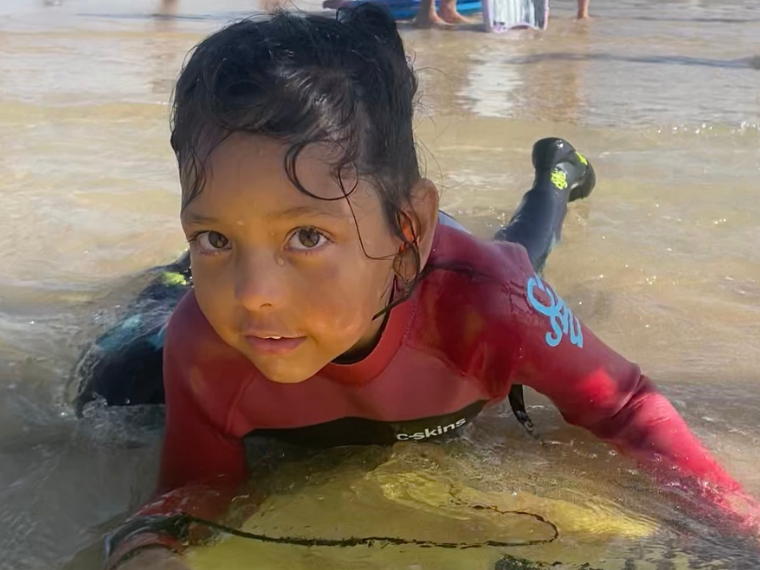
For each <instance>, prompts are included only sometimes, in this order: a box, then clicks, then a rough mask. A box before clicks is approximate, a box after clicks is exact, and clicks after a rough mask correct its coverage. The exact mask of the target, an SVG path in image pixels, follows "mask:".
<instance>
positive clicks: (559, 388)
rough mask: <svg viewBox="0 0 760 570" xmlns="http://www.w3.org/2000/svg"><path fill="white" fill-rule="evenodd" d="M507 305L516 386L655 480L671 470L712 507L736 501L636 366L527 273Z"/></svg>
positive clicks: (722, 475) (670, 475) (725, 479)
mask: <svg viewBox="0 0 760 570" xmlns="http://www.w3.org/2000/svg"><path fill="white" fill-rule="evenodd" d="M510 298H511V299H512V314H513V315H514V316H515V323H516V324H515V326H516V329H515V330H514V331H513V333H514V334H513V335H511V336H512V338H513V339H514V338H517V339H519V341H518V342H517V343H516V344H517V347H518V350H516V351H515V352H514V354H515V356H514V359H515V362H514V369H513V370H514V376H513V379H514V380H515V381H519V382H520V383H523V384H525V385H528V386H530V387H532V388H534V389H535V390H537V391H538V392H540V393H542V394H544V395H546V396H547V397H549V398H550V399H551V400H552V402H553V403H554V404H555V405H556V406H557V408H558V409H559V411H560V412H561V413H562V416H563V417H564V418H565V419H566V420H567V421H568V422H569V423H571V424H573V425H576V426H580V427H583V428H586V429H588V430H590V431H591V432H592V433H594V434H595V435H596V436H598V437H599V438H601V439H603V440H604V441H606V442H608V443H610V444H612V445H613V446H614V447H615V448H617V449H618V450H619V451H620V452H622V453H623V454H625V455H627V456H629V457H632V458H635V459H636V460H638V461H639V462H640V463H641V464H642V465H643V466H645V467H648V468H649V470H650V471H653V472H654V473H655V475H657V476H659V477H660V478H666V479H668V480H669V481H671V482H672V481H673V479H674V475H675V473H674V468H675V471H676V472H677V473H678V475H679V478H680V479H681V481H684V480H685V481H686V482H688V483H689V487H690V488H697V489H700V492H702V493H703V494H705V495H710V496H709V497H708V498H710V499H711V501H712V502H715V503H718V504H721V503H723V502H724V500H725V496H724V494H726V493H727V494H729V495H731V494H737V495H738V494H743V492H742V490H741V486H740V485H739V484H738V483H737V482H736V481H735V480H734V479H732V478H731V477H730V476H729V475H728V473H726V471H724V470H723V469H722V468H721V467H720V465H719V464H718V463H717V461H716V460H715V459H714V458H713V457H712V456H711V455H710V453H709V452H708V451H707V450H706V449H705V448H704V447H703V446H702V444H701V443H700V442H699V440H698V439H697V438H696V437H695V436H694V434H692V433H691V431H690V430H689V428H688V426H687V425H686V422H685V421H684V420H683V418H682V417H681V416H680V415H679V414H678V412H677V411H676V410H675V409H674V408H673V406H672V405H671V404H670V402H669V401H668V400H667V399H666V398H665V397H664V396H663V395H662V394H661V393H660V392H659V391H658V390H657V389H656V388H655V386H654V384H653V383H652V382H651V381H650V380H649V379H648V378H647V377H646V376H643V375H642V374H641V372H640V370H639V367H638V366H636V365H635V364H632V363H631V362H628V361H627V360H626V359H624V358H623V357H622V356H620V355H619V354H617V353H616V352H615V351H613V350H611V349H610V348H608V347H607V346H605V344H604V343H602V342H601V341H600V340H599V339H598V338H597V337H596V336H594V335H593V334H592V333H591V332H590V331H589V330H588V329H587V328H585V327H584V326H583V325H582V324H581V323H580V321H579V320H578V319H577V318H576V317H575V315H573V313H572V312H571V310H570V309H569V308H568V307H567V305H565V303H564V302H563V301H562V299H561V298H560V297H559V296H558V295H557V294H556V293H555V292H554V290H553V289H552V288H551V287H550V286H549V285H548V284H546V283H545V282H543V281H542V279H541V278H540V277H538V276H536V275H534V274H532V273H528V272H526V275H525V286H524V288H522V287H515V288H513V289H512V292H511V295H510ZM695 482H699V483H702V482H706V483H708V484H709V486H712V487H713V490H712V491H711V490H710V489H708V488H707V487H706V486H705V485H702V484H699V485H696V486H695V485H693V483H695ZM720 506H723V507H725V508H727V509H728V510H733V509H732V507H730V506H728V505H727V504H721V505H720Z"/></svg>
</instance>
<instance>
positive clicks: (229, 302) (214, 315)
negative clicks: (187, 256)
mask: <svg viewBox="0 0 760 570" xmlns="http://www.w3.org/2000/svg"><path fill="white" fill-rule="evenodd" d="M191 263H192V272H193V290H194V291H195V298H196V300H197V301H198V306H199V307H200V308H201V311H202V312H203V314H204V315H205V317H206V318H207V319H208V321H209V322H210V323H211V325H212V326H213V327H214V329H216V330H217V332H219V333H222V331H223V330H224V329H227V328H229V327H231V326H233V324H234V323H233V322H232V314H233V308H234V304H235V299H234V287H233V280H232V275H231V274H230V272H229V271H225V270H224V269H222V268H218V267H215V266H214V263H213V260H211V262H209V260H206V259H201V260H196V259H195V257H193V256H192V254H191Z"/></svg>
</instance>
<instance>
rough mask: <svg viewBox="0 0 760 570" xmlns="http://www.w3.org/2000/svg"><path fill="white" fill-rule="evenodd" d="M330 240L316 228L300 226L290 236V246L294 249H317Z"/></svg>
mask: <svg viewBox="0 0 760 570" xmlns="http://www.w3.org/2000/svg"><path fill="white" fill-rule="evenodd" d="M328 241H329V240H328V239H327V238H326V237H325V236H324V234H322V233H321V232H320V231H319V230H315V229H314V228H300V229H299V230H297V231H296V233H294V234H293V237H291V238H290V242H289V244H288V245H289V246H290V247H291V248H292V249H300V250H304V249H316V248H318V247H320V246H323V245H324V244H325V243H327V242H328Z"/></svg>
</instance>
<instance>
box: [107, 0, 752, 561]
mask: <svg viewBox="0 0 760 570" xmlns="http://www.w3.org/2000/svg"><path fill="white" fill-rule="evenodd" d="M416 88H417V83H416V79H415V76H414V74H413V72H412V70H411V69H410V67H409V65H408V63H407V60H406V57H405V55H404V50H403V45H402V42H401V39H400V37H399V35H398V33H397V31H396V28H395V25H394V23H393V21H392V20H391V19H390V17H389V16H388V15H387V14H386V13H385V12H384V11H383V10H382V9H380V8H378V7H376V6H373V5H371V4H370V5H365V6H361V7H359V8H356V9H355V10H352V11H345V12H340V13H339V14H338V16H337V18H336V19H327V18H322V17H313V16H299V15H291V14H285V13H281V14H277V15H275V16H274V17H272V18H271V19H269V20H266V21H256V22H254V21H244V22H240V23H237V24H234V25H231V26H230V27H228V28H226V29H224V30H221V31H220V32H218V33H216V34H214V35H212V36H211V37H209V38H207V39H206V40H205V41H204V42H202V43H201V44H200V45H199V46H198V48H197V49H196V50H195V52H194V54H193V56H192V57H191V58H190V60H189V62H188V63H187V65H186V67H185V69H184V70H183V72H182V74H181V76H180V79H179V82H178V84H177V89H176V99H175V103H174V116H173V132H172V138H171V142H172V146H173V148H174V150H175V152H176V155H177V159H178V162H179V171H180V179H181V185H182V213H181V220H182V226H183V228H184V231H185V233H186V235H187V239H188V241H189V242H190V256H191V260H192V277H193V281H194V287H193V289H192V290H191V291H190V292H189V293H188V294H187V295H186V296H185V297H184V298H183V299H182V301H181V302H180V303H179V305H178V307H177V309H176V310H175V312H174V314H173V316H172V318H171V321H170V322H169V325H168V330H167V331H166V340H165V348H164V355H163V358H164V385H165V397H166V410H167V418H166V422H167V423H166V435H165V437H166V440H165V445H164V451H163V461H162V467H161V476H160V481H159V493H160V495H159V497H158V498H157V499H156V500H155V501H154V502H153V503H152V504H150V505H148V506H146V507H145V508H144V509H142V510H141V511H140V513H138V515H136V516H135V517H134V518H133V519H131V520H130V521H129V522H128V523H127V524H126V525H125V526H124V527H123V528H122V529H121V530H119V531H118V532H117V533H116V534H115V535H114V536H113V537H111V540H110V544H109V567H110V568H116V567H118V568H120V570H127V569H136V568H140V569H143V570H144V569H146V568H148V569H158V568H174V569H181V568H185V565H184V563H183V562H182V560H181V546H182V541H183V539H184V538H185V537H186V536H187V534H186V532H187V529H182V528H176V525H172V524H168V523H171V522H173V521H176V520H177V519H176V518H175V517H173V515H176V514H178V513H182V512H186V513H191V514H195V515H200V516H203V517H205V518H210V517H215V516H218V515H220V514H222V513H224V512H225V510H226V508H227V506H228V505H229V501H230V499H231V498H232V497H233V496H234V495H235V491H236V488H237V487H238V486H239V485H241V483H243V482H244V481H245V480H246V478H247V467H246V462H245V454H244V447H243V438H244V437H245V436H246V435H248V434H250V433H251V432H255V433H256V434H262V435H272V436H277V437H280V438H283V439H286V440H289V441H296V442H307V443H313V444H316V445H325V444H327V445H337V444H358V443H383V442H389V443H390V442H394V441H426V440H428V439H430V438H435V437H437V436H439V435H442V434H445V433H448V434H450V433H452V432H454V431H456V430H457V429H459V428H460V427H461V426H463V425H466V424H467V423H469V422H470V421H472V419H473V418H474V417H475V416H476V415H477V414H478V412H479V411H480V410H481V409H482V408H483V407H484V406H488V405H493V404H497V403H499V402H501V401H502V400H503V399H504V398H505V397H506V396H507V394H508V392H509V390H510V387H511V386H513V384H515V383H516V382H519V383H523V384H526V385H528V386H531V387H533V388H535V389H536V390H538V391H539V392H542V393H543V394H545V395H547V396H548V397H549V398H551V400H552V401H553V402H554V403H555V404H556V406H557V407H558V408H559V410H560V411H561V413H562V414H563V416H564V417H565V419H566V420H567V421H568V422H570V423H572V424H575V425H579V426H582V427H585V428H587V429H589V430H590V431H591V432H593V433H594V434H596V435H597V436H598V437H600V438H602V439H604V440H605V441H607V442H609V443H610V444H611V445H613V446H615V447H616V448H618V449H619V450H621V451H623V452H624V453H626V454H627V455H628V456H630V457H633V458H635V459H637V460H638V461H640V462H641V463H642V464H644V465H646V466H647V467H649V468H651V470H652V471H653V472H655V473H656V474H658V475H659V476H661V477H662V478H663V479H666V478H667V479H669V480H672V479H673V478H675V477H678V478H679V479H680V480H688V481H692V482H693V483H694V488H695V489H698V490H699V492H702V493H704V495H705V496H706V497H707V498H709V499H710V500H712V501H714V502H716V503H719V504H722V505H724V506H725V507H726V508H727V509H730V508H731V504H732V501H733V500H734V499H738V498H740V497H742V496H743V495H742V490H741V488H740V486H739V485H738V484H737V483H736V482H735V481H734V480H732V479H731V477H730V476H729V475H728V474H726V473H725V472H724V471H723V470H722V469H721V468H720V466H719V465H718V464H717V463H716V462H715V460H714V459H713V458H712V457H711V456H710V455H709V453H708V452H707V451H706V450H705V449H704V448H703V447H702V446H701V445H700V443H699V442H698V441H697V439H696V438H695V437H694V436H693V435H692V434H691V433H690V431H689V429H688V428H687V426H686V425H685V423H684V421H683V420H682V419H681V417H680V416H679V415H678V414H677V413H676V411H675V410H674V409H673V407H672V406H671V405H670V403H668V401H667V400H666V399H665V398H664V397H663V396H662V395H661V394H659V393H658V392H657V390H656V389H655V387H654V386H653V385H652V383H651V382H650V381H649V380H648V379H647V378H646V377H644V376H642V375H641V373H640V371H639V368H638V367H637V366H635V365H634V364H631V363H629V362H628V361H626V360H625V359H624V358H622V357H621V356H619V355H617V354H616V353H615V352H613V351H612V350H610V349H609V348H607V347H606V346H605V345H604V344H603V343H602V342H601V341H600V340H599V339H597V338H596V337H595V336H594V335H593V334H592V333H591V332H590V331H589V330H587V329H586V328H585V327H583V326H582V325H581V324H580V322H579V321H578V319H577V318H576V317H575V316H574V315H573V313H572V311H571V310H570V308H569V307H568V306H567V305H565V303H564V302H563V301H562V299H561V298H560V297H559V296H558V295H557V294H556V293H555V292H554V290H553V289H552V288H551V287H550V286H549V285H548V284H547V283H545V282H544V281H543V280H542V279H541V277H539V276H538V274H537V273H536V269H540V267H541V266H542V264H543V262H544V260H545V258H546V255H547V253H548V251H549V249H550V247H551V245H552V243H553V242H554V241H555V240H556V239H557V238H558V234H559V229H560V227H561V223H562V220H563V218H564V215H565V211H566V206H567V202H568V200H573V199H576V198H582V197H584V196H586V195H588V193H589V192H590V191H591V189H592V187H593V184H594V175H593V170H592V169H591V167H590V165H588V163H587V162H586V160H585V159H584V158H583V157H582V156H581V155H580V154H578V153H577V152H575V150H574V149H573V148H572V147H571V146H570V145H569V144H567V143H566V142H565V141H562V140H560V139H547V140H543V141H540V142H539V143H537V144H536V146H535V147H534V153H533V162H534V166H535V169H536V182H535V186H534V188H532V189H531V190H530V191H529V192H528V193H527V194H526V196H525V199H524V201H523V204H522V205H521V207H520V208H519V209H518V211H517V213H516V215H515V217H514V219H513V221H512V223H510V225H509V226H507V227H506V228H504V229H502V230H501V231H500V232H499V233H498V234H497V236H496V240H495V241H494V242H492V243H486V242H482V241H479V240H477V239H475V238H474V237H472V236H471V235H469V234H467V233H466V232H464V231H462V230H461V229H459V228H457V227H452V226H453V225H454V223H453V222H452V220H451V219H450V218H447V217H445V216H443V215H441V216H440V218H439V213H438V193H437V190H436V188H435V186H434V185H433V183H432V182H431V181H429V180H427V179H425V178H423V177H422V176H421V175H420V170H419V165H418V162H417V156H416V153H415V144H414V137H413V133H412V123H413V121H412V115H413V104H414V98H415V93H416ZM507 240H509V241H507ZM510 241H512V242H513V241H518V242H520V243H521V244H523V245H524V246H525V247H523V246H521V245H517V244H515V243H510ZM526 248H527V250H528V253H526Z"/></svg>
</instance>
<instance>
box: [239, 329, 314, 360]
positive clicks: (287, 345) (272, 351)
mask: <svg viewBox="0 0 760 570" xmlns="http://www.w3.org/2000/svg"><path fill="white" fill-rule="evenodd" d="M305 340H306V337H305V336H300V337H285V336H278V335H259V334H246V335H245V341H246V342H247V343H248V346H250V347H251V348H252V349H253V350H254V352H258V353H260V354H266V355H270V356H284V355H286V354H289V353H291V352H293V351H294V350H295V349H296V348H298V347H299V346H301V344H302V343H303V341H305Z"/></svg>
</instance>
